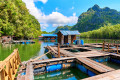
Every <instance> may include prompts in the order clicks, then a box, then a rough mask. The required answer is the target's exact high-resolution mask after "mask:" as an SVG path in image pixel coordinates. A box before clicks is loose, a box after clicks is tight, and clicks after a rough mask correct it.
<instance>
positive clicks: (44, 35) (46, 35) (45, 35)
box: [42, 34, 57, 37]
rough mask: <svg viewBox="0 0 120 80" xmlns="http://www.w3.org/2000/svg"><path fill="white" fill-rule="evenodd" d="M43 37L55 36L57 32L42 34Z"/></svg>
mask: <svg viewBox="0 0 120 80" xmlns="http://www.w3.org/2000/svg"><path fill="white" fill-rule="evenodd" d="M42 36H43V37H57V34H42Z"/></svg>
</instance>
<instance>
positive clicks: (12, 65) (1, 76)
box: [0, 49, 21, 80]
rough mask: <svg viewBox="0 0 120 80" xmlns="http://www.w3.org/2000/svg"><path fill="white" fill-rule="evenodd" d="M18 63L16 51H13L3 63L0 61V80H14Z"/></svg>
mask: <svg viewBox="0 0 120 80" xmlns="http://www.w3.org/2000/svg"><path fill="white" fill-rule="evenodd" d="M20 63H21V60H20V56H19V52H18V49H15V50H14V52H13V53H12V54H11V55H10V56H8V57H7V58H6V59H5V60H4V61H0V80H14V79H15V75H16V73H17V70H18V67H19V65H20Z"/></svg>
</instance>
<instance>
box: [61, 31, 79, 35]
mask: <svg viewBox="0 0 120 80" xmlns="http://www.w3.org/2000/svg"><path fill="white" fill-rule="evenodd" d="M60 32H61V33H62V34H63V35H79V34H80V33H79V32H78V31H65V30H60Z"/></svg>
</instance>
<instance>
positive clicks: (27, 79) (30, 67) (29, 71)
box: [25, 62, 34, 80]
mask: <svg viewBox="0 0 120 80" xmlns="http://www.w3.org/2000/svg"><path fill="white" fill-rule="evenodd" d="M25 80H34V74H33V65H32V62H28V63H27V68H26V76H25Z"/></svg>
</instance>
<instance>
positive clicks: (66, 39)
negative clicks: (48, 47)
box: [57, 30, 80, 45]
mask: <svg viewBox="0 0 120 80" xmlns="http://www.w3.org/2000/svg"><path fill="white" fill-rule="evenodd" d="M76 35H80V33H79V32H78V31H65V30H60V31H59V32H58V33H57V36H58V43H60V44H61V45H63V44H66V43H69V44H72V43H73V41H74V40H76Z"/></svg>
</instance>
